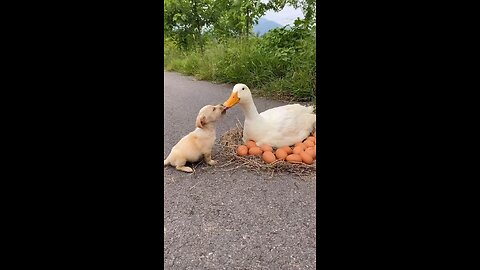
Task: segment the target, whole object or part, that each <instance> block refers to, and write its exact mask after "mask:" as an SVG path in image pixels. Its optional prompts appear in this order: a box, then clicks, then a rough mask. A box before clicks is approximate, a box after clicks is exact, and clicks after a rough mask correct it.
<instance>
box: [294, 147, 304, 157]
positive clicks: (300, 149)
mask: <svg viewBox="0 0 480 270" xmlns="http://www.w3.org/2000/svg"><path fill="white" fill-rule="evenodd" d="M302 145H303V144H302ZM301 152H303V146H300V145H299V146H295V148H293V153H294V154H297V155H298V154H300V153H301Z"/></svg>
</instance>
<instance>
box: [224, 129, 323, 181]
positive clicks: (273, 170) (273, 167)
mask: <svg viewBox="0 0 480 270" xmlns="http://www.w3.org/2000/svg"><path fill="white" fill-rule="evenodd" d="M242 137H243V127H242V126H241V125H239V124H237V127H236V128H233V129H231V130H229V131H227V132H226V133H225V134H223V135H222V137H221V138H220V144H219V146H220V151H219V153H218V154H217V156H219V157H220V158H221V159H223V160H226V163H225V164H223V165H222V166H221V167H225V166H229V165H232V164H233V165H236V167H235V168H233V169H236V168H240V167H245V168H249V169H251V170H253V171H256V172H257V173H261V172H264V173H265V172H267V173H270V174H271V176H272V177H273V175H274V174H294V175H296V176H300V177H301V178H302V179H304V178H303V177H308V176H315V175H316V167H317V166H316V160H315V161H314V162H313V164H312V165H308V164H305V163H294V164H292V163H289V162H286V161H283V160H276V161H274V162H272V163H271V164H267V163H265V162H264V161H263V160H262V158H261V157H259V156H243V157H242V156H239V155H237V148H238V147H239V146H240V145H242V144H243V141H242Z"/></svg>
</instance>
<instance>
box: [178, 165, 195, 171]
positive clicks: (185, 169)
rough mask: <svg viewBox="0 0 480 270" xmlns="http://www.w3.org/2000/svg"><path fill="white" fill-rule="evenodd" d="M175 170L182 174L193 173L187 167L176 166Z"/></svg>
mask: <svg viewBox="0 0 480 270" xmlns="http://www.w3.org/2000/svg"><path fill="white" fill-rule="evenodd" d="M176 169H177V170H179V171H182V172H188V173H191V172H193V169H192V168H190V167H187V166H177V167H176Z"/></svg>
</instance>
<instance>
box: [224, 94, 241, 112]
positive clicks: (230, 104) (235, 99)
mask: <svg viewBox="0 0 480 270" xmlns="http://www.w3.org/2000/svg"><path fill="white" fill-rule="evenodd" d="M239 101H240V99H239V98H238V92H233V93H232V95H231V96H230V98H229V99H228V100H227V101H225V103H223V106H225V107H227V108H231V107H233V106H235V104H237V103H238V102H239Z"/></svg>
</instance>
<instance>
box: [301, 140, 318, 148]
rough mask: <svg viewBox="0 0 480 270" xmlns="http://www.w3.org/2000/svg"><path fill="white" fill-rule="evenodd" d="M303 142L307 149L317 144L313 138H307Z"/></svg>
mask: <svg viewBox="0 0 480 270" xmlns="http://www.w3.org/2000/svg"><path fill="white" fill-rule="evenodd" d="M303 144H304V145H305V149H307V148H308V147H312V146H314V145H315V144H314V143H313V142H312V141H311V140H305V141H304V142H303Z"/></svg>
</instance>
